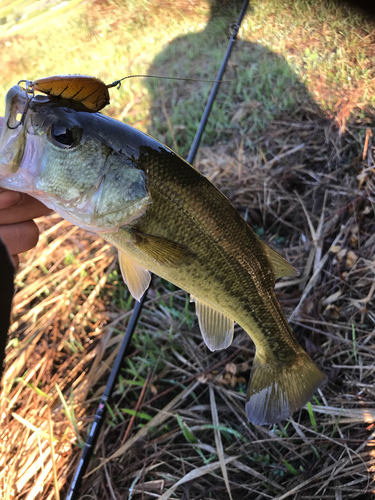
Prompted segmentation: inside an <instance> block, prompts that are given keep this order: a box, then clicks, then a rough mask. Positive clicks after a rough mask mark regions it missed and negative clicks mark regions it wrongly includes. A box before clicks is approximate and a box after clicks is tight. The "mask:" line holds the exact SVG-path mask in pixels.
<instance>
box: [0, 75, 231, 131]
mask: <svg viewBox="0 0 375 500" xmlns="http://www.w3.org/2000/svg"><path fill="white" fill-rule="evenodd" d="M137 77H141V78H159V79H168V80H183V81H199V82H215V83H221V82H222V81H223V80H200V79H198V80H196V79H192V78H179V77H170V76H160V75H128V76H125V77H124V78H121V79H120V80H116V81H114V82H112V83H108V84H107V83H104V82H103V80H101V79H100V78H96V77H94V76H87V75H54V76H47V77H45V78H39V79H38V80H20V81H19V82H18V84H17V85H21V83H24V84H25V88H24V90H25V92H26V95H27V100H26V104H25V108H24V110H23V112H22V113H21V118H20V120H19V122H18V123H17V124H16V125H15V126H12V125H10V124H9V123H7V126H8V128H10V129H15V128H17V127H19V126H20V125H21V123H23V120H24V117H25V115H26V112H27V110H28V107H29V104H30V101H31V100H32V99H33V97H34V96H35V91H37V92H42V93H43V94H47V95H48V96H51V97H57V98H61V99H65V100H68V101H72V102H73V103H78V104H81V105H82V106H83V108H84V109H85V111H90V112H92V113H96V112H98V111H100V110H102V109H103V108H105V107H106V106H108V104H109V103H110V98H109V92H108V89H110V88H113V87H117V89H119V88H120V87H121V82H122V81H123V80H126V79H128V78H137ZM228 81H229V80H228Z"/></svg>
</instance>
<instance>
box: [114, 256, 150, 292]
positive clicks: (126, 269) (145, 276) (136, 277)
mask: <svg viewBox="0 0 375 500" xmlns="http://www.w3.org/2000/svg"><path fill="white" fill-rule="evenodd" d="M118 258H119V262H120V269H121V274H122V277H123V278H124V281H125V283H126V284H127V285H128V288H129V292H130V293H131V294H132V295H133V297H134V298H135V300H138V301H139V300H140V299H141V297H142V295H143V294H144V293H145V291H146V290H147V288H148V285H149V284H150V281H151V274H150V273H149V272H148V271H147V269H145V268H144V267H142V266H141V265H140V264H138V262H136V261H135V260H133V259H131V258H130V257H128V256H127V255H125V254H124V253H123V252H120V250H119V252H118Z"/></svg>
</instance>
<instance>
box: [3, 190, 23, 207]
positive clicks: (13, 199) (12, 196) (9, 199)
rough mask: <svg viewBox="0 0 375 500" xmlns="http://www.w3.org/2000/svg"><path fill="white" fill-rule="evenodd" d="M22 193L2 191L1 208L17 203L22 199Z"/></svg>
mask: <svg viewBox="0 0 375 500" xmlns="http://www.w3.org/2000/svg"><path fill="white" fill-rule="evenodd" d="M21 198H22V197H21V193H18V192H17V191H5V190H1V191H0V210H2V209H4V208H9V207H12V206H13V205H17V203H20V201H21Z"/></svg>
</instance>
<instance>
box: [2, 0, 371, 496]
mask: <svg viewBox="0 0 375 500" xmlns="http://www.w3.org/2000/svg"><path fill="white" fill-rule="evenodd" d="M234 4H236V5H234ZM35 6H38V7H40V8H41V10H39V11H37V10H35ZM211 7H212V6H211V5H210V4H209V3H206V2H198V1H189V2H188V1H185V2H183V1H181V2H164V3H160V2H156V1H155V2H154V1H146V0H143V1H141V2H139V1H137V2H136V1H132V0H128V1H122V2H120V1H108V2H104V1H103V2H99V1H94V2H92V3H85V2H80V1H74V0H73V1H71V2H59V1H54V2H46V1H40V2H31V1H19V2H13V3H11V2H8V1H2V2H0V20H1V21H0V22H1V28H0V36H1V43H3V42H4V44H3V46H2V61H3V67H2V79H1V84H0V92H1V93H2V95H5V92H6V91H7V90H8V89H9V87H10V86H11V85H13V84H15V83H17V82H18V81H19V80H21V79H24V78H26V79H35V78H38V77H42V76H47V75H53V74H65V73H68V74H70V73H81V74H89V75H93V76H97V77H100V78H102V79H103V80H104V81H105V82H106V83H109V82H112V81H114V80H116V79H118V78H120V77H122V76H125V75H130V74H137V73H141V74H143V73H147V74H157V75H164V76H178V77H184V78H193V79H208V80H212V79H214V78H215V75H216V72H217V69H218V67H219V65H220V62H221V59H222V56H223V54H224V51H225V47H226V44H227V41H228V36H229V34H230V25H231V23H233V22H235V21H236V19H237V16H238V11H239V8H240V3H238V2H233V3H232V7H233V8H232V9H227V8H226V3H225V2H220V5H219V8H212V9H211ZM374 33H375V31H374V24H373V22H372V21H371V20H369V19H367V18H366V17H364V16H363V15H362V14H360V13H357V12H355V11H352V10H350V9H349V8H348V7H345V6H342V5H341V4H340V3H338V2H325V1H323V0H319V1H315V2H310V1H302V0H296V1H291V0H290V1H284V2H282V1H278V0H264V1H263V2H260V0H259V1H254V2H252V4H251V8H250V10H249V12H248V13H247V15H246V17H245V19H244V22H243V26H242V28H241V30H240V34H239V40H238V42H237V43H236V47H235V49H234V51H233V54H232V56H231V58H230V60H229V64H228V69H227V72H226V73H225V77H224V79H225V82H223V83H222V84H221V88H220V92H219V94H218V98H217V101H216V104H215V107H214V109H213V112H212V115H211V119H210V122H209V124H208V127H207V130H206V133H205V136H204V138H203V141H202V147H201V149H200V150H199V153H198V156H197V158H196V161H195V166H196V167H197V168H198V169H199V170H200V171H201V172H202V173H203V174H205V175H206V176H207V177H208V178H209V179H210V180H211V181H212V182H213V183H214V184H215V185H217V186H218V187H219V189H221V191H222V192H223V193H224V194H225V195H226V196H227V197H228V198H229V199H230V200H231V201H232V203H233V204H234V205H235V206H236V208H237V209H238V210H239V211H240V213H241V214H242V215H243V216H244V217H245V218H246V220H247V221H248V222H249V224H251V226H252V227H253V228H254V229H255V230H256V231H257V233H258V235H259V236H260V237H261V238H262V239H264V240H265V241H267V242H268V243H269V244H270V245H271V246H272V247H273V248H274V249H276V250H278V251H279V252H280V253H282V254H283V255H284V256H285V257H286V258H287V259H288V260H289V261H290V262H291V263H292V264H293V265H294V266H295V267H296V268H297V269H298V270H299V272H300V276H299V277H298V278H297V279H296V278H293V279H283V280H280V281H279V282H278V283H277V284H276V291H277V296H278V299H279V301H280V303H281V305H282V307H283V310H284V312H285V314H286V317H287V318H288V319H289V322H290V325H291V327H292V329H293V332H294V334H295V335H296V337H297V339H298V341H299V342H300V343H301V345H302V346H303V347H304V348H305V349H306V350H307V352H308V353H309V354H310V356H311V357H312V358H313V359H314V361H315V362H316V363H317V364H318V366H319V367H320V368H321V369H322V370H323V371H325V373H326V374H327V376H328V380H327V383H326V384H325V385H324V386H323V387H322V388H321V389H319V390H318V391H317V393H316V394H315V396H314V398H313V399H312V401H311V403H309V404H308V405H307V406H306V407H305V408H303V409H301V410H300V411H298V412H296V413H295V414H293V417H292V418H290V419H289V420H288V421H285V422H282V423H281V424H277V425H274V426H271V427H261V426H254V425H252V424H249V423H248V422H247V419H246V414H245V411H244V403H245V393H246V386H247V381H248V379H249V376H250V372H251V365H252V359H253V356H254V346H253V344H252V342H251V340H250V338H249V337H248V336H247V335H246V334H245V333H244V332H243V331H242V330H241V329H240V328H239V327H237V328H236V333H235V339H234V342H233V344H232V346H231V347H229V348H228V349H226V350H225V351H221V352H217V353H210V352H209V351H208V350H207V348H206V347H205V345H204V344H203V341H202V338H201V335H200V333H199V329H198V325H197V320H196V316H195V314H194V307H193V304H190V303H189V300H188V297H187V296H186V294H185V293H184V292H183V291H180V290H177V289H176V288H175V287H174V286H172V285H170V284H169V283H167V282H165V281H163V280H160V279H158V278H154V281H153V284H152V288H151V290H150V292H149V295H148V298H147V300H146V304H145V308H144V310H143V312H142V315H141V318H140V321H139V323H138V326H137V329H136V332H135V335H134V337H133V340H132V344H131V349H130V350H129V352H128V354H127V357H126V360H125V363H124V367H123V368H122V370H121V376H120V379H119V382H118V384H117V385H116V388H115V392H114V396H113V398H112V400H111V401H110V403H109V405H108V413H107V416H106V420H105V424H104V425H103V428H102V430H101V434H100V436H99V439H98V442H97V445H96V448H95V451H94V455H95V458H94V460H93V461H92V462H91V464H90V471H91V472H90V475H89V476H87V477H86V478H85V480H84V483H83V487H82V490H81V498H92V499H96V498H98V499H102V498H109V499H117V498H129V499H130V498H133V499H137V498H139V499H141V498H142V499H148V498H162V499H163V500H164V499H167V498H183V499H184V500H188V499H194V500H196V499H210V498H212V499H227V498H230V497H232V498H233V499H244V498H248V499H258V498H259V499H262V498H277V499H279V500H281V499H284V498H293V499H297V498H298V499H307V498H312V497H315V498H316V497H319V498H334V499H341V498H344V499H346V498H355V497H358V498H367V497H368V498H370V497H371V492H372V491H373V490H374V485H373V476H374V468H375V455H374V449H373V447H374V445H375V438H374V432H375V427H374V421H375V408H374V403H373V399H374V389H373V373H374V369H375V363H374V349H373V346H372V344H373V342H372V339H373V331H374V321H375V318H374V314H373V310H374V302H375V299H374V291H375V286H374V281H373V279H374V249H375V240H374V236H373V232H374V228H375V214H374V198H373V190H374V189H373V188H374V185H373V182H374V181H373V175H374V162H373V154H374V148H373V144H374V142H373V137H372V133H373V132H374V107H373V105H374V94H373V89H374V82H375V79H374V78H375V75H374V67H375V65H374V63H375V35H374ZM210 86H211V84H210V83H204V82H196V81H194V82H185V81H172V80H170V81H167V80H151V79H149V80H146V79H144V80H142V79H130V80H127V81H125V82H124V83H123V85H122V87H121V89H120V90H116V89H112V90H111V91H110V92H111V104H110V105H109V106H108V107H107V108H105V109H104V110H103V112H104V113H105V114H108V115H110V116H112V117H114V118H116V119H119V120H124V121H126V122H128V123H130V124H131V125H133V126H135V127H137V128H140V129H141V130H143V131H147V132H148V133H150V134H152V135H154V136H155V137H156V138H157V139H159V140H161V141H163V142H165V143H167V144H168V145H169V146H171V147H172V148H173V149H175V150H177V151H178V152H179V153H180V154H181V155H186V154H187V152H188V150H189V147H190V144H191V142H192V140H193V137H194V134H195V130H196V128H197V125H198V123H199V119H200V116H201V114H202V111H203V108H204V103H205V100H206V98H207V96H208V93H209V90H210ZM2 100H3V99H2ZM0 112H4V108H2V109H1V110H0ZM38 224H39V226H40V230H41V238H40V241H39V243H38V246H37V247H36V248H35V249H34V250H32V251H30V252H29V253H27V254H25V255H23V256H22V258H21V265H20V268H19V270H18V273H17V276H16V285H17V292H16V295H15V297H14V302H13V313H12V326H11V329H10V336H9V343H8V348H7V360H6V373H5V376H4V378H3V393H2V395H1V402H0V404H1V418H2V423H1V428H0V490H1V491H2V494H1V497H2V498H6V499H8V498H9V499H10V498H17V499H25V500H26V499H27V500H32V499H34V498H38V499H40V500H41V499H43V500H45V499H52V498H58V494H57V490H58V489H60V490H61V496H62V497H64V495H65V494H66V491H67V486H68V484H69V482H70V480H71V478H72V475H73V473H74V470H75V467H76V465H77V463H78V460H79V457H80V451H81V448H82V446H83V443H84V441H85V439H86V437H87V435H88V432H89V429H90V426H91V424H92V420H93V415H94V413H95V411H96V408H97V406H98V403H99V400H100V397H101V395H102V393H103V390H104V387H105V383H106V381H107V379H108V375H109V372H110V369H111V366H112V365H113V360H114V358H115V356H116V353H117V350H118V348H119V345H120V342H121V340H122V338H123V333H124V330H125V328H126V325H127V321H128V319H129V316H130V314H131V310H132V308H133V302H132V299H131V297H130V296H129V293H128V291H127V288H126V286H125V285H124V284H123V283H122V280H121V277H120V276H119V269H118V265H117V256H116V253H115V251H114V250H113V249H112V248H111V247H110V246H109V245H107V244H106V243H105V242H103V241H102V240H101V239H100V238H98V237H97V236H95V235H93V234H90V233H88V232H85V231H83V230H81V229H79V228H77V227H75V226H72V225H71V224H69V223H68V222H65V221H64V220H62V219H61V218H60V217H59V216H58V215H57V214H54V215H51V216H48V217H45V218H42V219H40V220H39V222H38ZM50 424H51V426H52V427H51V426H50ZM50 428H51V429H52V430H50ZM52 448H54V461H52V460H51V450H52ZM114 454H116V456H115V457H112V458H111V456H112V455H114ZM103 458H106V459H108V460H107V461H104V460H103ZM94 470H95V472H93V471H94ZM54 472H55V479H54Z"/></svg>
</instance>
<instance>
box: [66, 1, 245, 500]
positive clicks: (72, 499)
mask: <svg viewBox="0 0 375 500" xmlns="http://www.w3.org/2000/svg"><path fill="white" fill-rule="evenodd" d="M249 1H250V0H244V3H243V5H242V8H241V12H240V14H239V17H238V20H237V23H236V24H234V25H232V34H231V37H230V39H229V43H228V46H227V50H226V52H225V54H224V57H223V61H222V63H221V66H220V68H219V71H218V74H217V77H216V80H215V83H214V85H213V86H212V89H211V93H210V95H209V98H208V101H207V104H206V107H205V109H204V112H203V115H202V118H201V121H200V124H199V127H198V130H197V133H196V134H195V137H194V140H193V144H192V146H191V148H190V152H189V155H188V157H187V161H188V162H189V163H192V162H193V161H194V158H195V155H196V153H197V150H198V147H199V143H200V141H201V138H202V134H203V131H204V128H205V126H206V123H207V120H208V117H209V114H210V112H211V108H212V105H213V103H214V100H215V97H216V94H217V92H218V90H219V86H220V80H222V76H223V74H224V71H225V68H226V65H227V63H228V60H229V57H230V55H231V52H232V48H233V46H234V42H235V41H236V38H237V34H238V31H239V29H240V26H241V23H242V20H243V18H244V16H245V13H246V10H247V7H248V5H249ZM147 292H148V288H147V290H146V291H145V292H144V294H143V295H142V297H141V299H140V301H139V302H138V301H136V303H135V307H134V309H133V313H132V315H131V317H130V320H129V323H128V326H127V328H126V331H125V335H124V338H123V340H122V343H121V346H120V350H119V352H118V353H117V356H116V359H115V363H114V365H113V368H112V371H111V374H110V376H109V379H108V382H107V385H106V388H105V390H104V392H103V395H102V398H101V400H100V403H99V406H98V409H97V412H96V414H95V418H94V422H93V424H92V427H91V430H90V434H89V436H88V437H87V440H86V443H85V447H84V449H83V451H82V455H81V458H80V461H79V463H78V466H77V470H76V472H75V474H74V477H73V480H72V482H71V484H70V488H69V492H68V496H67V497H66V500H76V499H77V495H78V492H79V488H80V486H81V483H82V479H83V476H84V474H85V472H86V470H87V467H88V464H89V461H90V458H91V455H92V452H93V448H94V446H95V442H96V439H97V437H98V435H99V431H100V428H101V425H102V423H103V421H104V417H105V413H106V403H107V401H108V400H109V398H110V397H111V395H112V391H113V389H114V387H115V383H116V380H117V378H118V374H119V371H120V368H121V365H122V362H123V359H124V356H125V353H126V350H127V348H128V345H129V343H130V340H131V338H132V335H133V333H134V330H135V327H136V325H137V321H138V318H139V315H140V313H141V310H142V307H143V304H144V301H145V299H146V297H147Z"/></svg>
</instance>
